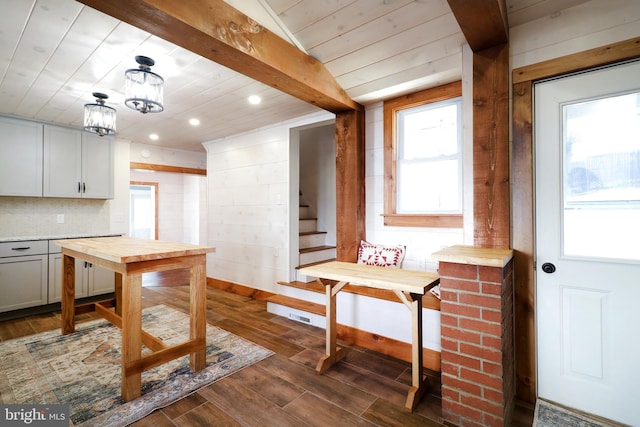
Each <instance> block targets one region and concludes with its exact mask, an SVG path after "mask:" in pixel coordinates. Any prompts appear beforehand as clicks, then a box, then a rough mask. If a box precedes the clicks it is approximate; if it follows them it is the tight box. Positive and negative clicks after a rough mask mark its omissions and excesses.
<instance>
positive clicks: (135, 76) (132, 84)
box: [124, 56, 164, 114]
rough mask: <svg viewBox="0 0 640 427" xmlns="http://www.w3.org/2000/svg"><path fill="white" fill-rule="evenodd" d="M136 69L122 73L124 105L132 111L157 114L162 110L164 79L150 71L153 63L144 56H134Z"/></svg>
mask: <svg viewBox="0 0 640 427" xmlns="http://www.w3.org/2000/svg"><path fill="white" fill-rule="evenodd" d="M136 62H137V63H138V64H139V67H138V68H131V69H129V70H127V71H125V73H124V77H125V87H124V94H125V100H124V103H125V105H126V106H127V107H129V108H131V109H132V110H137V111H140V112H141V113H143V114H146V113H159V112H161V111H162V110H164V106H163V105H162V102H163V94H164V79H163V78H162V77H160V76H159V75H158V74H156V73H154V72H152V71H151V67H152V66H153V65H154V64H155V61H154V60H153V59H151V58H147V57H146V56H136Z"/></svg>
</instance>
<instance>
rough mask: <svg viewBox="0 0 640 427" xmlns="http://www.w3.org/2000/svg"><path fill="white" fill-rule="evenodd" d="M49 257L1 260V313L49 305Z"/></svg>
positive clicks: (21, 257)
mask: <svg viewBox="0 0 640 427" xmlns="http://www.w3.org/2000/svg"><path fill="white" fill-rule="evenodd" d="M47 264H48V263H47V255H30V256H20V257H11V258H0V284H1V285H2V286H0V312H5V311H11V310H18V309H21V308H28V307H35V306H38V305H43V304H46V303H47V275H48V274H47V273H48V272H47Z"/></svg>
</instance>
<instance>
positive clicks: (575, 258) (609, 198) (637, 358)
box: [534, 62, 640, 426]
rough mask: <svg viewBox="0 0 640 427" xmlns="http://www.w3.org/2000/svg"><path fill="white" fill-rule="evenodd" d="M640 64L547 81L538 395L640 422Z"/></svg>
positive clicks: (540, 154)
mask: <svg viewBox="0 0 640 427" xmlns="http://www.w3.org/2000/svg"><path fill="white" fill-rule="evenodd" d="M638 76H640V63H639V62H635V63H627V64H622V65H617V66H615V67H609V68H606V69H599V70H595V71H590V72H587V73H582V74H577V75H573V76H568V77H564V78H561V79H556V80H552V81H547V82H542V83H539V84H536V86H535V92H534V93H535V113H534V117H535V131H534V132H535V147H536V148H535V150H536V154H535V162H536V166H535V170H536V180H535V182H536V192H535V194H536V328H537V331H536V334H537V361H538V396H539V397H541V398H544V399H547V400H551V401H554V402H557V403H560V404H563V405H565V406H569V407H572V408H576V409H579V410H582V411H585V412H588V413H592V414H596V415H599V416H602V417H606V418H609V419H611V420H614V421H618V422H623V423H626V424H629V425H636V426H637V425H640V400H639V398H638V385H639V384H640V331H639V330H638V328H639V327H640V80H639V78H638Z"/></svg>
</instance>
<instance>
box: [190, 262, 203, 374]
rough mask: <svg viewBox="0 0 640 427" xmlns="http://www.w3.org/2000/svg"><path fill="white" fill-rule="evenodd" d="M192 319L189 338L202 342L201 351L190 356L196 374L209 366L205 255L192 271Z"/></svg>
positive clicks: (192, 368)
mask: <svg viewBox="0 0 640 427" xmlns="http://www.w3.org/2000/svg"><path fill="white" fill-rule="evenodd" d="M189 288H190V317H191V323H190V328H189V337H190V339H191V340H193V341H197V342H200V345H199V349H198V350H197V351H195V352H193V353H191V354H190V356H189V361H190V364H191V370H192V371H194V372H196V371H200V370H202V369H204V368H205V367H206V365H207V352H206V346H207V312H206V309H207V304H206V300H207V279H206V258H205V255H198V258H197V261H196V264H195V265H194V266H193V267H191V270H190V285H189Z"/></svg>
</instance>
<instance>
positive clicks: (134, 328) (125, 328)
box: [122, 273, 142, 402]
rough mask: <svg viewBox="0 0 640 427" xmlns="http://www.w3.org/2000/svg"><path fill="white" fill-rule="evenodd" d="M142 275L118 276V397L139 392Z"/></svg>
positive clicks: (140, 378)
mask: <svg viewBox="0 0 640 427" xmlns="http://www.w3.org/2000/svg"><path fill="white" fill-rule="evenodd" d="M141 387H142V274H141V273H137V274H126V273H125V274H123V275H122V399H124V401H125V402H129V401H131V400H133V399H135V398H137V397H140V395H141V394H142V389H141Z"/></svg>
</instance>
